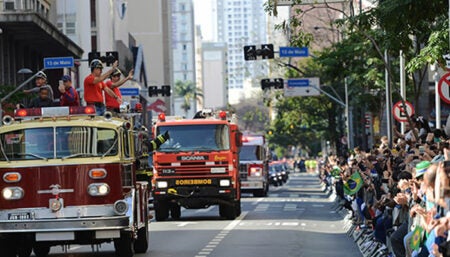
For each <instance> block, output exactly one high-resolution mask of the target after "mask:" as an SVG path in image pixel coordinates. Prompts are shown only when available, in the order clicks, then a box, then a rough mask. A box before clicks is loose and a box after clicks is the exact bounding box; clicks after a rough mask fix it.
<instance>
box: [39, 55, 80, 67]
mask: <svg viewBox="0 0 450 257" xmlns="http://www.w3.org/2000/svg"><path fill="white" fill-rule="evenodd" d="M73 65H74V61H73V57H72V56H66V57H48V58H44V69H46V70H48V69H62V68H72V67H73Z"/></svg>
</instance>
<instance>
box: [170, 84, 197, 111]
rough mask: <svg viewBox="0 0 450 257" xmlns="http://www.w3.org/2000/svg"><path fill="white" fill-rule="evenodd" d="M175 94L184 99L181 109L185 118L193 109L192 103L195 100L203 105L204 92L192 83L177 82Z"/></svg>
mask: <svg viewBox="0 0 450 257" xmlns="http://www.w3.org/2000/svg"><path fill="white" fill-rule="evenodd" d="M174 93H175V96H178V97H182V98H183V104H182V105H181V108H182V109H183V110H184V113H185V116H187V113H188V111H189V110H190V109H191V103H192V101H193V100H195V102H199V103H201V101H202V98H203V92H202V91H201V89H199V88H198V87H196V85H195V84H194V83H193V82H192V81H181V80H177V81H176V82H175V92H174Z"/></svg>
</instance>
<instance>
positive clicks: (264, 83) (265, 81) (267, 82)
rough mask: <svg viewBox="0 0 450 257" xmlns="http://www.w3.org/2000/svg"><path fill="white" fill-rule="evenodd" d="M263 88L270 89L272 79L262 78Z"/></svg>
mask: <svg viewBox="0 0 450 257" xmlns="http://www.w3.org/2000/svg"><path fill="white" fill-rule="evenodd" d="M261 89H262V90H266V89H270V79H261Z"/></svg>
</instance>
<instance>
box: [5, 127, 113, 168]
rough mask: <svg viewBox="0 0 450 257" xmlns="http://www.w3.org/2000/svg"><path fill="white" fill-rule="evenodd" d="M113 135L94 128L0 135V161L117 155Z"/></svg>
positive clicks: (47, 128)
mask: <svg viewBox="0 0 450 257" xmlns="http://www.w3.org/2000/svg"><path fill="white" fill-rule="evenodd" d="M117 138H118V136H117V132H116V131H114V130H112V129H106V128H96V127H45V128H27V129H20V130H14V131H10V132H6V133H3V134H1V135H0V150H1V151H0V161H9V160H36V159H43V160H47V159H53V158H62V159H67V158H74V157H78V158H82V157H93V156H105V155H106V156H108V155H117V153H118V144H117Z"/></svg>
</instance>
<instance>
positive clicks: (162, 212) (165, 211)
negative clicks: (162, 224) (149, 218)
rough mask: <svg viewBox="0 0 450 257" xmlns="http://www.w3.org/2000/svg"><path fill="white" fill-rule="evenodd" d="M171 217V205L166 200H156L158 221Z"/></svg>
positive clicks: (156, 217)
mask: <svg viewBox="0 0 450 257" xmlns="http://www.w3.org/2000/svg"><path fill="white" fill-rule="evenodd" d="M167 218H169V206H168V205H167V203H166V202H159V201H158V202H155V219H156V221H165V220H167Z"/></svg>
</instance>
